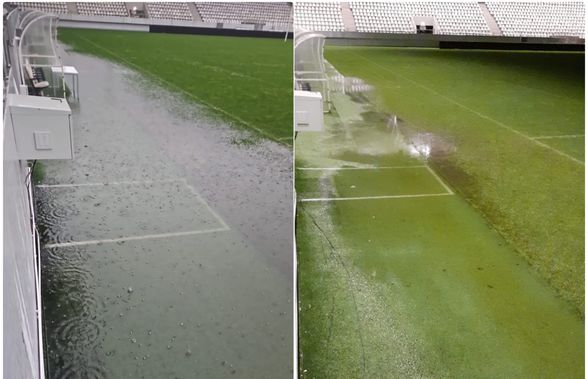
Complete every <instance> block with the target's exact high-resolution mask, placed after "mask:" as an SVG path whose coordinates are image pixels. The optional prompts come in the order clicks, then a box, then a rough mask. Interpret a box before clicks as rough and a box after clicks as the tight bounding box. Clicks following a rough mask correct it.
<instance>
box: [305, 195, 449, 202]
mask: <svg viewBox="0 0 588 379" xmlns="http://www.w3.org/2000/svg"><path fill="white" fill-rule="evenodd" d="M437 196H453V192H451V193H448V192H443V193H423V194H418V195H390V196H360V197H320V198H314V199H301V200H300V202H302V203H312V202H319V201H350V200H379V199H406V198H414V197H437Z"/></svg>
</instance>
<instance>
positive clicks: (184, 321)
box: [35, 53, 293, 378]
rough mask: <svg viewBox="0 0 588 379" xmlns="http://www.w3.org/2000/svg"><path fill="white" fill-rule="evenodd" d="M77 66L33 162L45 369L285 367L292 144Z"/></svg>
mask: <svg viewBox="0 0 588 379" xmlns="http://www.w3.org/2000/svg"><path fill="white" fill-rule="evenodd" d="M64 62H66V63H67V64H71V65H74V66H76V68H77V69H78V71H79V72H80V79H81V80H80V92H81V93H80V99H81V100H80V103H79V105H74V106H73V125H74V143H75V159H74V160H72V161H49V162H43V169H44V178H43V179H42V182H41V183H40V184H39V185H38V186H37V187H36V189H35V196H36V199H37V212H38V214H39V215H38V217H39V228H40V231H41V235H42V245H43V248H42V281H43V283H42V285H43V305H44V336H45V339H46V341H45V347H46V363H47V365H46V366H47V371H48V377H50V378H115V377H116V378H123V377H129V378H192V377H196V376H197V377H208V378H221V377H230V376H234V377H259V378H262V377H265V378H276V377H290V376H291V375H292V356H293V352H292V309H293V304H292V302H291V298H292V200H291V198H292V187H291V183H292V173H291V167H292V158H291V156H292V154H291V151H290V149H289V148H287V147H285V146H282V145H279V144H277V143H274V142H268V141H266V140H263V139H259V138H257V137H255V136H254V135H252V134H250V133H248V132H247V131H243V130H238V129H235V128H233V127H231V126H230V125H229V124H228V123H227V122H226V121H223V120H221V119H219V118H218V117H217V116H216V115H214V114H211V113H210V112H209V111H208V110H207V109H206V108H204V107H201V106H199V105H198V104H194V103H193V102H189V101H186V100H185V99H184V98H182V97H181V96H177V95H176V94H172V93H169V92H168V91H166V90H163V89H161V88H159V87H157V86H155V85H152V84H151V82H149V81H147V80H144V79H143V78H142V77H141V76H140V75H138V74H136V73H134V72H132V71H130V70H128V69H126V68H123V67H121V66H118V65H115V64H112V63H109V62H106V61H103V60H100V59H96V58H93V57H89V56H84V55H79V54H74V53H69V54H66V55H65V56H64Z"/></svg>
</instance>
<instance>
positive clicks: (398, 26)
mask: <svg viewBox="0 0 588 379" xmlns="http://www.w3.org/2000/svg"><path fill="white" fill-rule="evenodd" d="M350 5H351V9H352V11H353V15H354V18H355V25H356V27H357V31H358V32H371V33H406V34H410V33H416V26H415V22H414V17H415V16H429V17H434V18H435V20H436V21H437V23H438V25H439V29H438V30H435V31H434V33H435V34H445V35H491V34H492V33H491V32H490V29H489V28H488V25H487V24H486V21H485V20H484V16H483V15H482V12H481V10H480V6H479V5H478V3H477V2H469V3H457V2H455V3H430V2H411V3H402V2H395V3H375V2H362V1H354V2H351V4H350Z"/></svg>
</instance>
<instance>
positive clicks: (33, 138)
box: [7, 95, 73, 160]
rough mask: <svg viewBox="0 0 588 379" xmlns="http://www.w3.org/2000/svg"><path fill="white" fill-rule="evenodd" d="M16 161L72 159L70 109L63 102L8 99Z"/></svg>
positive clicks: (19, 97)
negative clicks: (14, 140)
mask: <svg viewBox="0 0 588 379" xmlns="http://www.w3.org/2000/svg"><path fill="white" fill-rule="evenodd" d="M7 100H8V112H10V120H11V122H12V128H13V131H14V137H15V139H16V149H17V154H18V158H19V159H23V160H25V159H72V158H73V133H72V125H71V109H70V107H69V104H68V103H67V101H66V100H65V99H60V98H52V97H43V96H23V95H8V99H7Z"/></svg>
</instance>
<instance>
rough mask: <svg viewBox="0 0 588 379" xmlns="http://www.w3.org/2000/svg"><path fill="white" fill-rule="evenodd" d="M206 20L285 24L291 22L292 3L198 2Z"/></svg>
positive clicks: (200, 11)
mask: <svg viewBox="0 0 588 379" xmlns="http://www.w3.org/2000/svg"><path fill="white" fill-rule="evenodd" d="M196 8H197V9H198V13H199V14H200V17H202V21H204V22H213V23H218V22H230V23H255V24H266V23H269V24H276V25H285V24H289V23H290V14H291V12H292V8H291V6H290V3H262V2H257V3H256V2H250V3H217V2H202V3H196Z"/></svg>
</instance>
